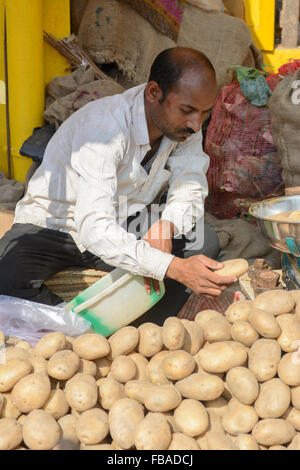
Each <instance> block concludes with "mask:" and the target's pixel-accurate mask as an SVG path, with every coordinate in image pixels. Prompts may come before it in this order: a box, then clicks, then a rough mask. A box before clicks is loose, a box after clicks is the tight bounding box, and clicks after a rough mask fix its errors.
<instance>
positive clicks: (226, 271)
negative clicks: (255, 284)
mask: <svg viewBox="0 0 300 470" xmlns="http://www.w3.org/2000/svg"><path fill="white" fill-rule="evenodd" d="M223 265H224V266H223V268H222V269H218V270H217V271H216V274H218V276H230V277H240V276H242V275H243V274H245V273H246V272H247V271H248V269H249V264H248V261H246V260H245V259H243V258H236V259H229V260H227V261H223Z"/></svg>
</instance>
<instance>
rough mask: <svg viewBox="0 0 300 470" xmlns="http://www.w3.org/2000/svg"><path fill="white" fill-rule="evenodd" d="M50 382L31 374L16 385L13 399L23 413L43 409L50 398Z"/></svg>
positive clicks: (12, 395) (42, 376) (44, 377)
mask: <svg viewBox="0 0 300 470" xmlns="http://www.w3.org/2000/svg"><path fill="white" fill-rule="evenodd" d="M50 391H51V387H50V380H49V378H48V377H46V376H44V375H39V374H30V375H27V376H26V377H23V378H22V379H21V380H19V382H17V383H16V385H15V386H14V388H13V390H12V392H11V399H12V402H13V404H14V405H15V406H16V408H17V409H18V410H19V411H20V412H21V413H30V412H31V411H33V410H36V409H38V408H42V407H43V406H44V405H45V403H46V401H47V400H48V398H49V396H50Z"/></svg>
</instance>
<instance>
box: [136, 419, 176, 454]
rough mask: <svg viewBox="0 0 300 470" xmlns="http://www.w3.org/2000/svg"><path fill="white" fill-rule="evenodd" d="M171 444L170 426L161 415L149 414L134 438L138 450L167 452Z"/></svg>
mask: <svg viewBox="0 0 300 470" xmlns="http://www.w3.org/2000/svg"><path fill="white" fill-rule="evenodd" d="M170 443H171V431H170V426H169V424H168V421H167V419H166V418H165V417H164V416H163V415H162V414H161V413H149V414H148V415H147V416H146V417H145V418H144V419H143V420H142V421H140V422H139V424H138V425H137V427H136V431H135V436H134V444H135V447H136V449H137V450H166V449H167V448H168V447H169V445H170Z"/></svg>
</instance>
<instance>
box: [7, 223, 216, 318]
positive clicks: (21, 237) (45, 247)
mask: <svg viewBox="0 0 300 470" xmlns="http://www.w3.org/2000/svg"><path fill="white" fill-rule="evenodd" d="M187 246H188V244H187V243H186V242H185V239H184V238H183V239H181V240H173V251H172V252H173V254H174V255H176V256H179V257H182V258H188V257H190V256H193V255H196V254H200V253H203V254H205V255H206V256H208V257H210V258H216V257H217V255H218V253H219V242H218V238H217V235H216V233H215V231H214V230H213V229H212V228H211V227H210V226H209V225H205V244H204V247H203V249H202V250H199V251H195V250H193V251H188V250H187V249H186V247H187ZM74 266H76V267H82V268H85V269H99V270H101V271H106V272H109V271H112V270H113V269H114V267H112V266H109V265H107V264H106V263H104V262H103V261H102V260H101V259H100V258H98V257H97V256H95V255H93V254H92V253H90V252H88V251H85V252H84V253H81V252H80V251H79V249H78V248H77V245H76V244H75V242H74V240H73V238H72V237H71V236H70V235H69V234H67V233H64V232H60V231H57V230H50V229H45V228H41V227H38V226H36V225H32V224H14V225H13V227H12V228H11V230H9V231H8V232H7V233H6V234H5V235H4V237H3V238H2V239H1V240H0V295H8V296H12V297H18V298H21V299H26V300H31V301H34V302H39V303H42V304H47V305H58V304H59V303H61V302H62V301H63V300H62V299H61V298H59V297H58V296H57V295H55V294H54V293H53V292H51V291H50V290H49V289H48V288H47V286H46V285H45V284H44V282H45V281H47V280H48V279H50V278H51V277H52V276H54V275H55V274H57V273H58V272H59V271H62V270H63V269H66V268H70V267H74ZM165 286H166V294H165V296H164V297H163V299H162V300H161V301H160V302H159V303H158V304H157V305H156V306H154V307H153V308H152V309H151V310H149V311H148V312H147V313H146V314H145V315H143V316H142V317H140V318H139V319H138V320H136V322H135V323H134V325H135V326H138V325H139V324H141V323H144V322H146V321H151V322H153V323H157V324H162V323H163V322H164V320H165V319H166V318H167V317H169V316H176V315H177V313H178V312H179V311H180V309H181V307H182V306H183V305H184V303H185V302H186V300H187V299H188V297H189V295H190V291H189V290H188V289H186V287H185V286H183V285H182V284H180V283H178V282H176V281H174V280H172V279H166V280H165Z"/></svg>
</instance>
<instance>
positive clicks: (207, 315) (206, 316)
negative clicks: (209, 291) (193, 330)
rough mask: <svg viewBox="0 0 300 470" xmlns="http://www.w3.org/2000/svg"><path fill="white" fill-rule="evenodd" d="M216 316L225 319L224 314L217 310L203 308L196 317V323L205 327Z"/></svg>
mask: <svg viewBox="0 0 300 470" xmlns="http://www.w3.org/2000/svg"><path fill="white" fill-rule="evenodd" d="M214 318H220V319H223V318H224V317H223V315H222V314H221V313H219V312H216V311H215V310H202V312H199V313H197V315H196V317H195V323H197V325H199V326H200V327H201V328H202V329H204V327H205V325H206V324H207V323H208V322H209V321H210V320H213V319H214Z"/></svg>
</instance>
